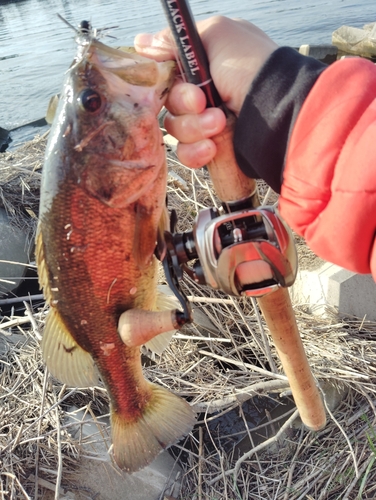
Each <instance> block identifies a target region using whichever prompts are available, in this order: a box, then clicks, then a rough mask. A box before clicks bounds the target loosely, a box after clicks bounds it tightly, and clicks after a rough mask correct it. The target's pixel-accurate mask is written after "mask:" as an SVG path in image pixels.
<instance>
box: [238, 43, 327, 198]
mask: <svg viewBox="0 0 376 500" xmlns="http://www.w3.org/2000/svg"><path fill="white" fill-rule="evenodd" d="M325 68H327V65H326V64H324V63H322V62H320V61H317V60H316V59H313V58H312V57H307V56H302V55H301V54H299V52H297V51H296V50H295V49H292V48H290V47H281V48H279V49H277V50H276V51H274V52H273V53H272V54H271V56H270V57H269V59H268V60H267V61H266V63H265V64H264V66H263V67H262V68H261V70H260V72H259V73H258V75H257V76H256V78H255V79H254V81H253V83H252V85H251V87H250V89H249V92H248V94H247V96H246V98H245V100H244V103H243V106H242V109H241V110H240V114H239V118H238V120H237V122H236V126H235V131H234V149H235V156H236V159H237V161H238V164H239V166H240V168H241V170H242V171H243V172H244V173H245V174H246V175H247V176H249V177H253V178H256V179H259V178H262V179H264V180H265V181H266V182H267V184H269V186H271V187H272V188H273V189H274V190H275V191H277V192H278V193H279V192H280V190H281V184H282V174H283V168H284V160H285V155H286V149H287V145H288V141H289V137H290V134H291V131H292V129H293V126H294V123H295V120H296V118H297V116H298V113H299V111H300V108H301V107H302V105H303V102H304V100H305V98H306V97H307V95H308V93H309V91H310V90H311V88H312V87H313V84H314V83H315V81H316V80H317V78H318V77H319V75H320V73H321V72H322V71H323V70H325Z"/></svg>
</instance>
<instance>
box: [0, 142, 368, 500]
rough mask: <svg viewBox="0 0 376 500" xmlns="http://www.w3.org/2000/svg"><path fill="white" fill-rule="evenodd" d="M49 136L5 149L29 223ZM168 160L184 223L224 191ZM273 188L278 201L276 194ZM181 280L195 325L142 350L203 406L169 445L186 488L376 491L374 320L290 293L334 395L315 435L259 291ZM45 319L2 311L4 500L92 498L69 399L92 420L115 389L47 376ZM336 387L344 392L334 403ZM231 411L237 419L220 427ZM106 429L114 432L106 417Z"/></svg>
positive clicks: (276, 496)
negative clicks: (188, 430)
mask: <svg viewBox="0 0 376 500" xmlns="http://www.w3.org/2000/svg"><path fill="white" fill-rule="evenodd" d="M44 147H45V139H44V138H37V139H35V140H34V141H31V142H30V143H27V144H26V145H24V146H22V147H21V148H19V149H18V150H16V151H13V152H10V153H3V154H1V155H0V204H2V205H3V206H4V207H5V208H6V209H7V210H8V212H9V213H10V215H11V217H12V222H13V223H15V224H17V225H18V226H20V227H29V228H30V227H31V228H32V227H34V226H35V221H36V217H37V214H38V189H39V182H40V167H41V164H42V157H43V152H44ZM168 157H169V168H170V171H171V172H174V173H173V174H172V175H171V176H170V178H169V185H168V197H169V208H170V209H175V210H176V211H177V213H178V220H179V226H178V229H179V230H187V229H188V228H190V227H191V226H192V222H193V220H194V217H195V215H196V214H197V212H198V211H199V210H200V209H201V208H203V207H206V206H213V204H218V200H216V198H215V196H214V194H213V191H212V188H211V184H210V179H209V177H208V174H207V172H206V171H205V170H200V171H190V170H188V169H186V168H185V167H184V166H182V165H181V164H180V163H179V162H178V160H177V158H176V156H175V155H174V153H173V152H172V151H170V152H169V154H168ZM259 188H260V193H261V197H265V196H266V194H267V187H266V186H265V185H264V184H262V183H260V186H259ZM268 196H271V198H270V199H271V202H275V201H276V196H275V194H273V193H269V194H268ZM298 249H299V254H300V261H301V262H303V263H304V262H306V264H305V265H307V266H311V265H315V263H317V260H316V257H315V256H314V255H313V254H312V253H311V252H309V250H308V249H307V248H306V247H305V245H304V242H302V241H301V240H298ZM161 281H163V277H162V276H161ZM182 286H183V288H184V291H185V293H186V294H187V295H188V296H190V297H191V299H192V303H193V305H194V307H195V315H196V319H197V321H196V323H195V324H193V325H191V326H189V327H187V328H185V329H184V330H182V331H180V332H178V333H176V334H175V336H174V338H173V340H172V341H171V344H170V346H169V347H168V348H167V350H166V351H165V352H164V353H163V354H162V355H161V356H157V355H154V354H151V353H149V352H147V351H146V350H145V349H143V353H144V355H145V359H146V357H149V358H150V361H149V362H147V363H146V364H145V373H146V375H147V376H148V378H149V379H150V380H152V381H154V382H156V383H158V384H160V385H162V386H165V387H167V388H169V389H170V390H172V391H174V392H176V393H177V394H179V395H181V396H183V397H185V398H187V399H188V400H189V402H190V404H191V405H192V406H193V407H194V408H195V409H196V411H197V413H198V415H199V417H198V419H199V424H198V426H196V428H195V431H194V432H193V433H192V434H191V435H190V436H189V437H188V438H187V439H186V440H185V441H183V442H180V443H179V444H178V445H177V446H175V447H173V448H172V449H171V452H172V453H173V455H174V456H175V457H176V459H177V460H179V461H180V463H181V466H182V467H183V471H184V474H183V478H182V488H181V494H180V497H179V498H180V499H181V500H185V499H191V500H193V499H194V500H204V499H209V500H216V499H218V500H220V499H226V500H227V499H237V500H240V499H242V500H246V499H252V500H256V499H263V500H266V499H273V500H303V499H304V500H309V499H311V500H312V499H314V500H334V499H338V500H345V499H349V500H350V499H351V500H355V499H371V498H375V497H376V491H375V490H376V468H375V466H374V465H375V464H374V462H375V459H376V431H375V420H376V411H375V404H376V384H375V381H376V324H375V323H371V322H368V321H367V320H366V318H365V319H364V320H362V319H357V318H339V317H338V315H337V314H336V312H335V311H331V310H328V309H327V310H326V314H322V315H320V316H315V315H313V314H312V313H311V312H310V311H309V309H308V307H307V305H305V304H295V312H296V317H297V321H298V325H299V329H300V332H301V335H302V338H303V342H304V345H305V348H306V352H307V355H308V358H309V361H310V364H311V367H312V370H313V372H314V374H315V376H316V378H317V380H318V382H319V383H320V386H321V387H322V390H323V394H324V396H325V400H326V403H327V406H328V425H327V426H326V427H325V429H323V430H322V431H320V432H316V433H315V432H309V431H307V430H305V429H303V428H302V427H301V426H300V424H299V417H298V415H297V413H296V412H295V411H294V408H293V407H292V406H291V405H288V402H289V386H288V383H287V380H286V377H285V376H284V375H283V373H282V372H281V368H280V363H279V359H278V357H277V355H276V352H275V349H274V346H273V342H272V340H271V338H270V336H269V334H268V331H267V327H266V326H265V324H264V322H263V320H262V318H261V316H260V314H259V311H258V309H257V305H256V304H255V302H254V301H252V300H249V299H245V298H240V299H237V298H231V297H228V296H225V295H224V294H223V293H221V292H216V291H213V290H210V289H208V288H207V287H202V286H197V285H196V284H195V283H194V282H193V281H191V280H189V279H187V280H185V281H184V283H183V285H182ZM44 319H45V308H40V309H38V310H34V311H32V310H31V309H30V307H29V308H27V309H26V314H25V316H19V317H17V316H15V315H11V316H8V317H5V316H3V317H2V318H1V324H0V499H1V500H8V499H12V500H13V499H14V500H16V499H17V500H18V499H35V500H36V499H37V498H39V499H41V498H46V499H47V498H66V499H68V498H71V499H73V498H77V499H78V498H94V496H91V493H90V492H88V491H87V490H86V489H85V485H83V484H76V483H75V482H74V474H73V473H74V471H75V469H76V468H77V467H78V464H79V461H80V458H81V457H82V454H83V453H84V452H83V449H82V439H80V437H77V436H76V437H72V434H71V433H70V428H71V427H72V425H73V424H72V423H70V422H69V421H68V420H67V415H68V410H69V408H71V407H72V406H74V407H76V408H78V409H84V411H85V413H90V415H91V417H92V420H93V421H95V422H96V423H97V424H98V418H99V416H100V415H104V414H107V413H108V402H107V396H106V393H105V391H104V390H103V388H101V387H98V388H93V389H90V390H86V391H82V390H77V389H74V388H73V389H72V388H67V387H65V386H62V385H61V384H59V383H58V382H57V381H55V380H53V379H52V378H51V377H50V376H49V375H48V373H47V372H46V370H45V368H44V365H43V362H42V359H41V353H40V349H39V342H40V339H41V334H42V330H43V323H44ZM333 387H334V388H335V391H334V392H335V393H336V394H337V395H338V394H339V397H337V402H336V403H333V397H332V392H333ZM252 401H257V403H256V406H257V405H259V406H262V411H263V412H264V415H265V418H264V420H262V419H259V422H258V423H257V425H256V426H254V425H251V424H250V418H249V416H248V415H247V412H246V410H245V408H246V405H247V404H248V403H251V402H252ZM264 401H267V402H268V403H271V404H273V405H274V406H276V403H278V402H280V403H281V404H280V405H279V408H280V411H279V414H278V415H275V414H273V411H269V410H267V409H264V408H266V406H267V405H263V402H264ZM283 405H285V406H283ZM284 408H285V410H284ZM260 411H261V410H260ZM226 416H227V417H229V416H230V417H229V419H230V421H227V424H226V425H224V424H223V422H224V421H226V420H225V419H226V418H227V417H226ZM235 420H236V421H237V428H236V430H235V429H234V428H233V427H232V422H233V421H235ZM99 427H100V426H99ZM265 429H268V433H267V434H265V433H264V431H265ZM101 435H102V436H103V438H107V436H108V429H106V428H105V426H102V430H101ZM101 439H102V438H101ZM86 455H87V453H86ZM92 459H93V460H95V459H96V457H95V456H92ZM48 492H50V493H48ZM51 492H52V493H51ZM78 492H81V493H80V495H81V496H79V495H78ZM48 495H52V496H48ZM162 498H163V497H162Z"/></svg>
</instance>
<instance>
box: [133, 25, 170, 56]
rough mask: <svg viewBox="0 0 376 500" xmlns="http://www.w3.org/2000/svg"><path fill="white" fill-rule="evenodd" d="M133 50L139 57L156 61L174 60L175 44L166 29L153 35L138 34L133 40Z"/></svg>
mask: <svg viewBox="0 0 376 500" xmlns="http://www.w3.org/2000/svg"><path fill="white" fill-rule="evenodd" d="M134 48H135V49H136V51H137V52H138V53H139V54H140V55H142V56H145V57H150V58H151V59H155V60H156V61H165V60H166V59H170V60H171V59H175V58H176V48H175V43H174V40H173V37H172V35H171V31H170V30H169V29H168V28H165V29H164V30H162V31H159V32H158V33H155V34H151V33H139V34H138V35H136V37H135V39H134Z"/></svg>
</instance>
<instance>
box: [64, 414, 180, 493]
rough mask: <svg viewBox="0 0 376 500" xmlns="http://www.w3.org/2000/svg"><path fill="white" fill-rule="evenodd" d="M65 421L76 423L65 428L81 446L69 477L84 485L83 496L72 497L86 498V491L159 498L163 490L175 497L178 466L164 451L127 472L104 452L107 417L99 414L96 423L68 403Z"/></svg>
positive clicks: (108, 439) (178, 479) (178, 486)
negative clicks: (147, 462) (139, 468)
mask: <svg viewBox="0 0 376 500" xmlns="http://www.w3.org/2000/svg"><path fill="white" fill-rule="evenodd" d="M67 423H70V424H72V423H77V425H74V426H72V427H69V429H70V433H71V434H72V435H73V436H74V437H75V438H77V439H79V440H80V441H81V442H82V447H83V458H82V459H81V460H80V462H79V463H78V464H77V469H76V471H75V473H74V477H72V480H74V482H75V483H76V484H77V486H79V487H80V488H81V489H82V490H84V489H85V495H86V496H81V495H80V494H79V493H75V500H83V499H84V498H85V499H86V498H88V497H87V492H88V491H89V492H90V497H91V498H96V499H97V500H117V499H119V500H120V499H121V500H159V499H160V498H161V495H162V494H163V493H165V492H166V494H169V495H172V496H173V497H175V498H177V497H178V495H179V491H180V487H181V482H180V478H181V477H182V469H181V467H180V466H179V465H178V464H176V463H175V461H174V459H173V458H172V456H171V455H170V454H169V453H168V452H166V451H165V452H163V453H161V454H160V455H159V456H158V457H157V458H156V459H155V460H154V461H153V462H152V463H151V464H150V465H149V466H148V467H145V468H144V469H142V470H140V471H138V472H135V473H133V474H127V473H126V472H123V471H121V470H120V469H119V468H118V467H117V466H116V465H115V464H114V463H113V462H112V460H111V457H110V455H109V454H108V448H109V445H110V438H109V419H108V417H107V418H101V417H99V418H98V423H96V422H94V421H93V419H92V418H91V416H90V414H86V415H85V414H84V411H83V410H78V409H77V408H74V407H72V408H71V409H70V412H69V416H68V419H67ZM85 455H86V456H85ZM89 455H90V456H92V457H93V458H89V457H88V456H89ZM162 498H163V496H162Z"/></svg>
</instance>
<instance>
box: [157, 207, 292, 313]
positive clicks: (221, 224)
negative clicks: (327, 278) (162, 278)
mask: <svg viewBox="0 0 376 500" xmlns="http://www.w3.org/2000/svg"><path fill="white" fill-rule="evenodd" d="M239 207H240V209H237V208H239ZM231 208H232V209H234V208H235V210H234V211H231V212H227V213H223V214H220V212H219V210H217V209H215V208H208V209H205V210H202V211H200V212H199V214H198V215H197V218H196V220H195V222H194V224H193V228H192V230H191V231H188V232H185V233H175V232H173V229H174V228H172V233H168V232H165V239H166V243H167V253H166V256H165V258H164V260H163V264H164V269H165V274H166V278H167V281H168V283H169V285H170V287H171V288H172V289H173V291H174V293H175V295H176V296H177V297H178V299H179V301H180V303H181V305H182V307H183V310H184V312H185V313H186V314H188V313H190V312H188V310H187V307H188V306H187V300H186V298H185V297H184V295H183V296H181V297H179V294H180V295H182V292H181V290H180V287H179V283H178V282H179V280H181V279H182V278H183V273H184V272H186V273H187V274H188V275H189V276H190V277H191V278H192V279H194V280H195V281H196V282H197V283H199V284H202V285H208V286H210V287H211V288H214V289H218V290H222V291H224V292H226V293H227V294H229V295H234V296H240V295H247V296H251V297H260V296H263V295H266V294H268V293H270V292H273V291H274V290H275V289H276V288H278V287H288V286H290V285H292V284H293V283H294V280H295V277H296V273H297V266H298V261H297V255H296V249H295V245H294V241H293V237H292V234H291V231H290V229H289V228H288V226H287V225H286V224H285V223H284V222H283V220H282V219H281V217H280V216H279V214H278V212H277V211H276V210H275V209H274V208H273V207H269V206H263V207H258V208H244V205H243V206H242V205H241V204H233V206H232V207H231ZM172 218H173V217H172ZM173 225H175V224H173ZM188 263H191V264H190V265H188ZM184 302H185V305H184ZM188 321H189V320H188Z"/></svg>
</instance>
